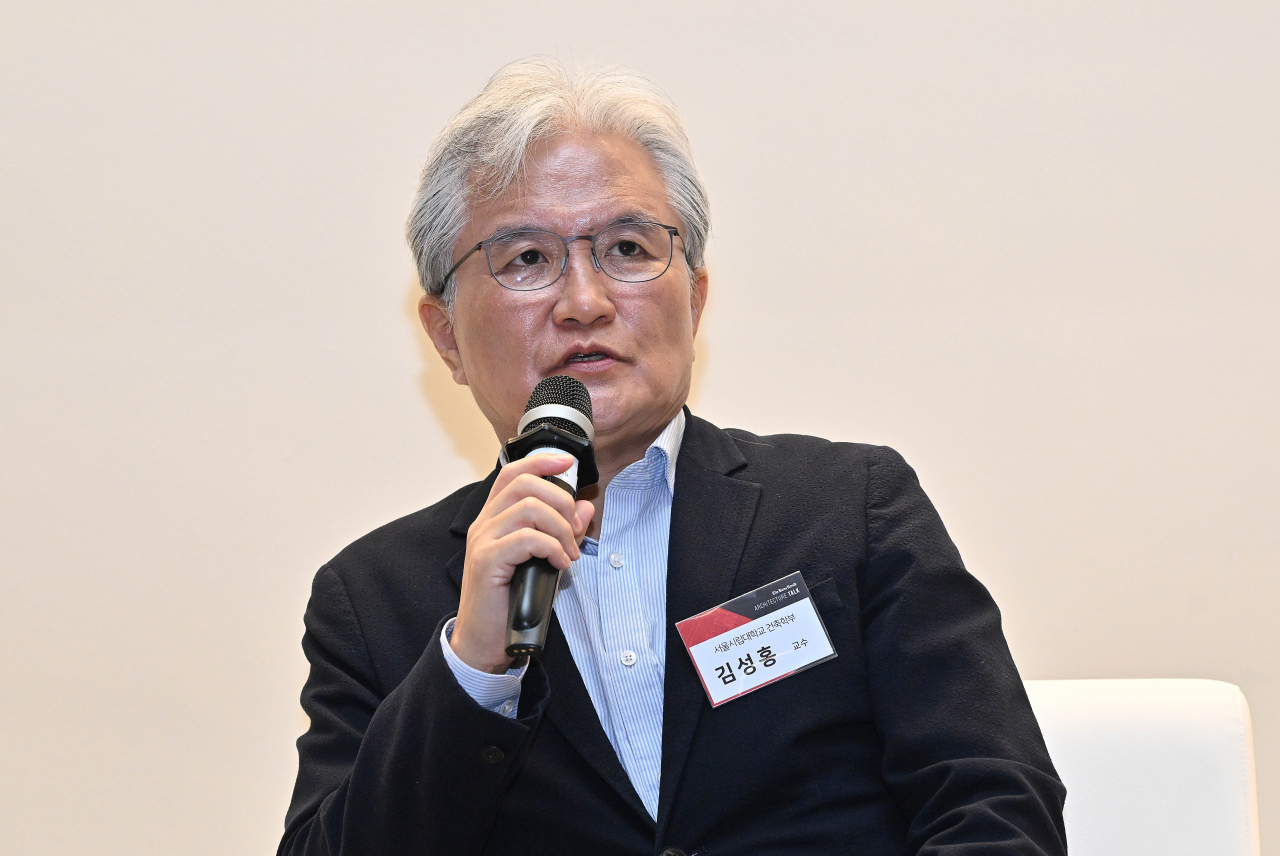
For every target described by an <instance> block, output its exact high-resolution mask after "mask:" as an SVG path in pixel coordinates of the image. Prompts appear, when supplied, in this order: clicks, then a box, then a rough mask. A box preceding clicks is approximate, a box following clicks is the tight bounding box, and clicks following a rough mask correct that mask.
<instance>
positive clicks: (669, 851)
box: [658, 847, 684, 856]
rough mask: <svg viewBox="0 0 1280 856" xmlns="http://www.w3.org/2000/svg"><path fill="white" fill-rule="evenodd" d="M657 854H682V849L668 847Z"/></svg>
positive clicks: (668, 855)
mask: <svg viewBox="0 0 1280 856" xmlns="http://www.w3.org/2000/svg"><path fill="white" fill-rule="evenodd" d="M658 856H684V851H683V850H681V849H680V848H679V847H668V848H666V849H665V850H663V851H662V852H661V853H660V854H658Z"/></svg>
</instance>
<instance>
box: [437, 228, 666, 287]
mask: <svg viewBox="0 0 1280 856" xmlns="http://www.w3.org/2000/svg"><path fill="white" fill-rule="evenodd" d="M618 226H657V227H658V228H660V229H665V230H666V232H667V240H668V241H670V246H669V247H668V249H667V266H666V267H664V268H663V269H662V270H661V271H659V272H658V273H655V274H654V275H653V276H651V277H649V278H647V279H618V278H617V277H616V276H614V275H613V274H611V273H609V271H607V270H605V269H604V266H603V265H601V264H600V257H599V256H598V255H596V238H598V237H600V236H601V235H603V234H604V233H605V232H608V231H609V230H610V229H613V228H616V227H618ZM539 232H541V233H543V234H546V235H555V236H556V237H557V238H559V239H560V241H561V242H562V243H563V244H564V256H563V257H562V258H561V259H560V273H558V274H556V278H555V279H553V280H551V281H550V282H548V283H547V284H546V285H540V286H538V287H537V288H512V287H511V286H509V285H507V284H505V283H504V282H503V281H502V280H500V279H498V275H497V274H496V273H494V272H493V259H491V258H490V257H489V244H490V243H492V242H493V241H496V240H499V239H501V238H510V237H511V236H512V235H519V234H522V233H539ZM676 238H679V239H680V240H682V241H683V240H684V235H681V234H680V230H679V229H677V228H676V227H675V226H667V225H664V224H662V223H653V222H650V221H648V220H641V221H638V222H635V223H617V224H615V225H613V226H608V227H606V228H604V229H601V230H600V231H599V232H596V233H595V234H594V235H570V236H568V237H565V236H564V235H557V234H556V233H555V232H552V231H551V230H549V229H521V230H520V231H519V232H508V233H506V234H504V235H497V236H495V237H493V238H486V239H485V240H483V241H481V242H480V243H478V244H476V245H475V246H474V247H472V248H471V249H469V250H467V251H466V253H464V254H463V256H462V258H460V259H458V263H457V264H455V265H454V266H453V267H451V268H449V272H448V273H446V274H445V275H444V278H442V279H441V280H440V290H441V291H444V290H445V289H446V288H447V287H448V285H449V277H451V276H453V275H454V274H455V273H456V272H457V270H458V268H460V267H462V263H463V262H465V261H466V260H467V259H469V258H471V256H473V255H474V254H475V253H476V252H477V251H478V250H484V260H485V264H486V266H487V267H488V268H489V275H490V276H492V277H493V279H494V282H496V283H498V285H501V286H502V287H503V288H505V289H506V290H507V291H541V290H542V289H544V288H549V287H551V286H553V285H555V284H556V283H557V282H559V281H560V277H562V276H564V272H565V271H566V270H568V269H569V245H570V244H572V243H573V242H574V241H590V242H591V266H592V267H593V268H595V269H596V270H598V271H603V272H604V275H605V276H607V277H609V279H611V280H613V281H614V282H652V281H653V280H655V279H657V278H658V277H660V276H662V275H663V274H664V273H666V272H667V271H669V270H671V260H672V259H674V258H675V255H676Z"/></svg>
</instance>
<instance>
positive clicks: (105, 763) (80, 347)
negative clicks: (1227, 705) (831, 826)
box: [0, 0, 1280, 856]
mask: <svg viewBox="0 0 1280 856" xmlns="http://www.w3.org/2000/svg"><path fill="white" fill-rule="evenodd" d="M2 5H3V9H0V20H3V21H4V24H3V26H0V105H2V109H0V114H2V116H3V118H0V181H2V182H3V184H2V185H0V218H2V219H0V271H2V272H3V288H2V290H0V301H3V310H2V311H0V365H2V366H3V374H2V375H0V408H3V411H2V413H3V417H2V420H0V440H2V442H0V462H2V465H3V477H2V478H0V541H2V543H3V563H2V565H0V579H2V582H3V595H2V596H0V651H3V654H2V655H0V681H2V685H3V692H2V693H0V806H3V808H2V809H0V813H2V814H3V818H4V820H3V823H2V824H0V825H2V826H3V829H4V832H3V839H4V840H3V841H2V842H0V851H3V852H6V853H13V854H24V856H25V854H31V855H32V856H36V854H72V853H74V854H81V853H99V854H130V856H138V854H166V856H167V854H173V853H189V854H224V853H255V852H256V853H269V852H273V851H274V848H275V844H276V840H277V838H278V836H279V833H280V830H281V828H282V820H283V815H284V811H285V807H286V805H287V803H288V799H289V794H290V789H291V787H292V780H293V775H294V770H295V763H296V756H295V754H294V749H293V740H294V739H295V738H296V737H297V736H298V734H299V733H300V732H301V731H302V729H303V728H304V727H305V719H304V716H303V714H302V713H301V710H300V709H299V707H298V704H297V695H298V691H299V689H300V688H301V684H302V681H303V678H304V676H305V672H306V667H305V661H304V660H303V658H302V655H301V651H300V649H299V645H298V641H299V638H300V637H301V634H302V622H301V619H302V612H303V608H304V606H305V603H306V599H307V596H308V591H309V585H310V580H311V577H312V575H313V573H314V572H315V570H316V569H317V568H318V567H319V565H320V564H321V563H322V562H324V561H325V560H326V559H327V558H329V557H330V556H331V555H332V554H333V553H335V552H336V551H337V550H339V549H340V548H341V547H342V546H344V545H345V544H346V543H348V542H349V541H351V540H353V539H354V538H356V537H358V536H359V535H361V534H363V533H364V532H366V531H368V530H369V529H371V528H373V527H374V526H376V525H379V524H381V523H383V522H385V521H387V520H389V519H392V518H394V517H397V516H400V515H402V514H405V513H408V512H410V511H413V510H415V509H417V508H419V507H422V506H424V505H427V504H429V503H431V502H433V501H434V500H436V499H438V498H440V497H441V496H443V495H445V494H446V493H448V492H450V491H452V490H453V489H454V488H456V487H457V486H459V485H460V484H462V483H464V482H467V481H470V480H472V479H474V478H476V477H477V476H478V475H480V474H481V473H482V472H484V471H486V470H487V469H488V467H489V465H490V462H491V461H492V459H493V456H494V454H495V453H496V449H497V445H496V441H495V440H494V438H493V437H492V436H491V435H490V434H489V429H488V426H487V425H486V424H484V423H483V422H482V421H481V418H480V417H479V415H478V413H477V412H476V411H475V410H474V408H473V406H472V405H471V402H470V399H469V397H468V396H467V394H466V392H465V391H464V390H461V389H458V388H455V387H454V386H453V385H452V383H451V382H450V381H449V379H448V376H447V375H446V373H445V372H444V370H443V368H442V367H441V366H440V365H438V364H437V361H436V358H435V356H434V354H433V353H430V352H428V350H427V347H426V344H425V342H424V337H423V335H422V333H421V332H420V330H419V329H418V328H417V326H416V323H415V320H414V316H413V312H412V303H413V299H414V294H415V288H416V286H415V283H414V274H413V268H412V265H411V263H410V259H409V256H408V253H407V250H406V249H405V247H404V246H403V244H402V239H401V229H402V222H403V219H404V217H405V215H406V213H407V211H408V206H409V201H410V197H411V194H412V190H413V186H414V182H415V179H416V175H417V171H418V169H419V167H420V165H421V162H422V160H423V157H424V154H425V151H426V148H427V146H428V144H429V143H430V141H431V139H432V138H433V137H434V135H435V133H436V132H437V130H438V129H439V128H440V126H441V125H442V124H443V123H444V121H445V120H446V118H447V117H448V116H449V115H450V114H451V113H452V112H453V111H454V110H455V109H457V108H458V107H459V106H460V105H461V104H462V103H463V102H464V101H465V100H466V99H467V98H468V97H470V96H471V95H472V94H473V93H474V92H475V91H476V90H477V89H478V88H479V87H480V86H481V85H482V84H483V82H484V81H485V79H486V78H487V77H488V75H489V74H491V73H492V72H493V71H494V70H495V69H496V68H497V67H498V66H499V65H501V64H502V63H504V62H507V61H509V60H512V59H515V58H517V57H520V56H525V55H528V54H533V53H548V54H552V55H555V56H559V57H561V58H564V59H570V60H578V61H582V62H586V63H592V64H601V63H613V62H618V63H623V64H626V65H628V66H630V67H632V68H634V69H636V70H639V71H642V72H645V73H647V74H649V75H651V76H653V77H654V78H655V79H657V80H658V82H659V83H661V84H662V85H663V86H664V87H665V88H666V89H667V90H668V91H669V92H670V93H671V94H672V96H673V97H674V98H675V100H676V102H677V104H678V105H679V106H680V107H681V109H682V111H683V113H684V115H685V117H686V118H687V121H688V126H689V131H690V134H691V136H692V138H693V141H694V146H695V150H696V151H697V153H698V155H699V159H700V163H701V167H702V169H703V171H704V173H705V177H706V180H707V183H708V185H709V187H710V190H711V194H712V203H713V207H714V212H715V237H714V241H713V243H712V246H711V252H710V259H711V271H712V277H713V279H712V299H711V304H710V307H709V309H708V315H707V317H706V325H705V326H704V328H703V331H702V336H701V344H700V351H699V363H698V376H697V383H696V389H695V392H694V396H693V400H692V402H691V403H692V406H693V408H694V410H695V411H696V412H697V413H699V414H701V415H703V416H706V417H708V418H710V419H712V420H713V421H715V422H718V423H720V424H722V425H734V426H740V427H745V428H750V429H752V430H755V431H757V432H774V431H797V432H806V433H814V434H821V435H826V436H828V437H832V438H838V439H854V440H863V441H870V442H876V443H886V444H889V445H892V446H894V447H896V448H898V449H899V450H900V451H902V452H903V454H904V455H905V456H906V457H907V459H908V460H909V461H911V462H912V463H913V464H914V465H915V466H916V468H917V470H918V471H919V473H920V476H921V479H922V481H923V483H924V485H925V488H926V490H928V491H929V492H930V494H931V495H932V497H933V498H934V501H935V502H936V504H937V505H938V507H939V509H940V510H941V512H942V515H943V518H944V519H945V520H946V521H947V523H948V525H949V527H950V530H951V532H952V534H953V536H954V538H955V539H956V541H957V543H958V544H959V546H960V548H961V551H962V552H963V554H964V556H965V557H966V560H967V562H968V564H969V566H970V567H971V569H972V570H973V571H974V573H975V574H977V576H978V577H979V578H981V579H982V580H983V581H984V582H985V583H986V584H987V585H988V586H989V587H990V588H991V589H992V590H993V592H994V593H995V595H996V598H997V600H998V601H999V602H1000V603H1001V604H1002V607H1003V610H1004V613H1005V619H1006V628H1007V632H1008V636H1009V640H1010V643H1011V645H1012V647H1013V650H1014V654H1015V656H1016V658H1017V660H1018V663H1019V665H1020V667H1021V669H1022V671H1023V674H1024V676H1025V677H1030V678H1084V677H1200V678H1216V679H1220V680H1225V681H1231V682H1234V683H1238V684H1239V685H1241V686H1242V687H1243V688H1244V691H1245V693H1246V695H1247V696H1248V698H1249V701H1250V703H1251V705H1252V707H1253V713H1254V717H1255V719H1254V722H1255V729H1256V736H1257V747H1258V750H1257V751H1258V761H1259V766H1258V770H1259V780H1260V788H1261V794H1262V813H1263V824H1264V827H1263V838H1264V842H1266V843H1267V844H1268V845H1269V844H1270V842H1271V841H1272V840H1274V839H1275V836H1276V835H1277V834H1278V833H1277V830H1280V666H1278V665H1277V653H1280V621H1277V618H1276V611H1277V601H1278V599H1280V598H1278V596H1280V575H1277V573H1276V571H1277V556H1278V555H1280V525H1277V517H1278V516H1280V515H1278V512H1280V451H1278V450H1277V445H1278V444H1277V439H1278V438H1280V383H1277V379H1278V378H1277V375H1278V374H1280V372H1278V370H1280V338H1278V337H1277V335H1276V333H1275V329H1276V327H1277V321H1280V289H1277V285H1280V276H1278V275H1277V271H1278V270H1280V238H1278V237H1277V236H1280V158H1278V153H1280V66H1278V65H1277V61H1276V55H1277V54H1276V46H1277V45H1278V44H1280V6H1277V4H1275V3H1216V2H1190V0H1179V1H1178V2H1161V3H1139V2H1129V0H1119V2H1110V3H1107V4H1101V3H1098V4H1073V5H1067V4H1058V3H1025V2H996V0H992V1H991V2H953V3H920V2H848V3H816V2H815V3H810V4H795V3H786V4H778V3H764V2H750V3H747V2H736V3H728V2H725V3H690V2H669V0H650V2H648V3H644V4H627V5H610V4H582V3H568V2H557V3H544V4H538V5H532V4H527V3H517V2H510V0H483V2H472V3H469V4H465V5H464V4H448V5H446V4H440V3H396V2H384V3H353V2H340V1H339V0H314V1H313V2H309V3H297V2H294V3H285V2H260V0H259V2H252V3H250V2H239V3H237V2H213V3H204V4H173V3H147V2H115V3H111V4H99V3H89V2H83V1H82V0H79V1H78V2H76V1H74V0H64V2H47V3H18V2H4V3H3V4H2Z"/></svg>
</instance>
